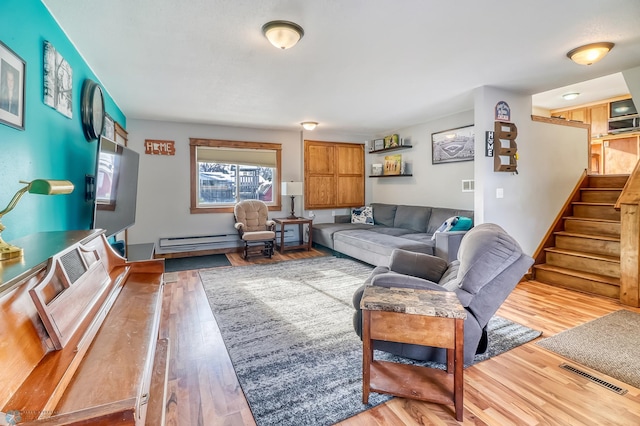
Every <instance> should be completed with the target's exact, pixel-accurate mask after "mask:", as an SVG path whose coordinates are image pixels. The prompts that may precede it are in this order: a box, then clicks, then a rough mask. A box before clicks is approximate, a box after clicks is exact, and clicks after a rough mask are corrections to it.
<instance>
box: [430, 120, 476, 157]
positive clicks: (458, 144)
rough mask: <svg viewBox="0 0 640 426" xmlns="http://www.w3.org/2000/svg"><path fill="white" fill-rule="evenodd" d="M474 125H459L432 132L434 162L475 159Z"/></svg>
mask: <svg viewBox="0 0 640 426" xmlns="http://www.w3.org/2000/svg"><path fill="white" fill-rule="evenodd" d="M474 143H475V142H474V126H473V125H469V126H465V127H458V128H456V129H450V130H445V131H442V132H438V133H432V134H431V148H432V157H431V162H432V164H442V163H454V162H457V161H473V156H474V154H475V146H474Z"/></svg>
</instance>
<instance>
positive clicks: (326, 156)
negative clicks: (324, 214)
mask: <svg viewBox="0 0 640 426" xmlns="http://www.w3.org/2000/svg"><path fill="white" fill-rule="evenodd" d="M364 176H365V175H364V144H352V143H342V142H321V141H307V140H305V141H304V183H305V185H304V208H305V210H312V209H316V210H317V209H331V208H340V207H357V206H362V205H364Z"/></svg>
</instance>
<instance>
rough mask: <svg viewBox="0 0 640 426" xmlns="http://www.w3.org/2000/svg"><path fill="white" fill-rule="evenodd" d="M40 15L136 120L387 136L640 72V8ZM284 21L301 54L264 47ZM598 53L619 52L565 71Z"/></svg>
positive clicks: (95, 8)
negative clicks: (479, 103) (313, 124)
mask: <svg viewBox="0 0 640 426" xmlns="http://www.w3.org/2000/svg"><path fill="white" fill-rule="evenodd" d="M43 3H44V4H45V5H46V6H47V7H48V8H49V10H50V11H51V13H52V14H53V16H54V17H55V18H56V20H57V21H58V22H59V24H60V26H61V27H62V28H63V29H64V30H65V32H66V33H67V35H68V36H69V38H70V39H71V40H72V41H73V42H74V44H75V45H76V47H77V48H78V50H79V51H80V53H81V54H82V55H83V57H84V58H85V60H86V61H87V62H88V63H89V65H90V66H91V67H92V69H93V70H94V72H95V73H96V75H98V77H99V78H100V81H101V83H102V84H103V86H104V87H105V88H106V90H107V91H108V92H109V93H110V94H111V95H112V96H113V97H114V98H115V99H116V100H117V102H118V104H119V106H120V108H121V109H122V110H123V112H124V113H125V115H126V116H127V117H128V118H129V119H152V120H167V121H178V122H193V123H211V124H224V125H234V126H246V127H258V128H277V129H299V128H300V127H299V123H300V122H301V121H305V120H313V121H318V122H320V126H322V128H323V129H328V130H337V131H345V132H354V133H380V132H386V131H390V130H393V129H397V128H402V127H406V126H410V125H414V124H418V123H423V122H426V121H430V120H433V119H436V118H438V117H441V116H444V115H449V114H452V113H456V112H459V111H464V110H469V109H472V108H473V97H472V91H473V89H474V88H476V87H479V86H483V85H489V86H496V87H501V88H504V89H509V90H514V91H518V92H521V93H526V94H535V93H538V92H545V91H548V90H551V89H556V88H558V87H561V86H565V85H569V84H575V83H578V82H582V81H586V80H591V79H594V78H597V77H602V76H606V75H609V74H613V73H616V72H618V71H621V70H625V69H629V68H633V67H636V66H640V1H638V0H608V1H600V0H589V1H587V0H563V1H557V0H528V1H511V2H508V1H503V0H500V1H497V0H482V1H478V0H458V1H441V2H437V3H436V2H434V1H427V0H403V1H397V0H350V1H346V0H323V1H319V0H317V1H300V0H281V1H276V0H253V1H251V0H190V1H176V0H136V1H131V0H110V1H104V0H100V1H98V0H43ZM276 19H283V20H289V21H293V22H296V23H298V24H299V25H301V26H302V27H303V28H304V30H305V35H304V37H303V39H302V40H301V41H300V42H299V43H298V45H297V46H295V47H293V48H292V49H289V50H284V51H283V50H278V49H276V48H274V47H273V46H272V45H271V44H270V43H269V42H268V41H267V40H266V39H265V38H264V36H263V35H262V32H261V28H262V25H263V24H264V23H266V22H268V21H271V20H276ZM596 41H612V42H614V43H616V46H615V48H614V49H613V51H612V52H611V53H610V54H609V55H608V56H607V57H605V59H604V60H602V61H601V62H599V63H597V64H594V65H591V66H588V67H587V66H580V65H576V64H574V63H573V62H571V61H570V60H569V59H567V57H566V52H568V51H569V50H571V49H572V48H574V47H576V46H580V45H582V44H586V43H590V42H596ZM617 90H619V89H617ZM583 99H584V98H583ZM546 102H547V104H548V103H549V101H546ZM551 107H554V106H551Z"/></svg>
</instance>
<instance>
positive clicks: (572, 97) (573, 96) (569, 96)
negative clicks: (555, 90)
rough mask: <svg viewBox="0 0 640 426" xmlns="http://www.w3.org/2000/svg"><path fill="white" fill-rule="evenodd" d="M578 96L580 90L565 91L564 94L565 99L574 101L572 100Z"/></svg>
mask: <svg viewBox="0 0 640 426" xmlns="http://www.w3.org/2000/svg"><path fill="white" fill-rule="evenodd" d="M578 96H580V93H578V92H572V93H565V94H564V95H562V98H563V99H564V100H565V101H572V100H574V99H575V98H577V97H578Z"/></svg>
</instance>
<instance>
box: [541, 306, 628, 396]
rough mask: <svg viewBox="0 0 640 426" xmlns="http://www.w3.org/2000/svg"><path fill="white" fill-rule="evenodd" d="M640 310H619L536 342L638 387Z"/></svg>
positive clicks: (576, 361) (574, 360) (571, 359)
mask: <svg viewBox="0 0 640 426" xmlns="http://www.w3.org/2000/svg"><path fill="white" fill-rule="evenodd" d="M638 330H640V314H637V313H635V312H631V311H627V310H620V311H616V312H613V313H611V314H608V315H605V316H603V317H601V318H598V319H595V320H593V321H589V322H587V323H585V324H582V325H579V326H577V327H574V328H571V329H569V330H566V331H563V332H561V333H558V334H556V335H555V336H551V337H548V338H546V339H542V340H540V341H539V342H537V344H538V345H540V346H542V347H543V348H545V349H548V350H550V351H552V352H555V353H557V354H559V355H562V356H563V357H565V358H567V359H569V360H570V361H573V362H575V363H578V364H581V365H584V366H586V367H589V368H592V369H594V370H596V371H599V372H601V373H603V374H606V375H608V376H611V377H613V378H615V379H618V380H620V381H622V382H624V383H628V384H629V385H631V386H634V387H636V388H640V369H638V364H640V348H639V346H638V342H639V339H638V333H639V331H638Z"/></svg>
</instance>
